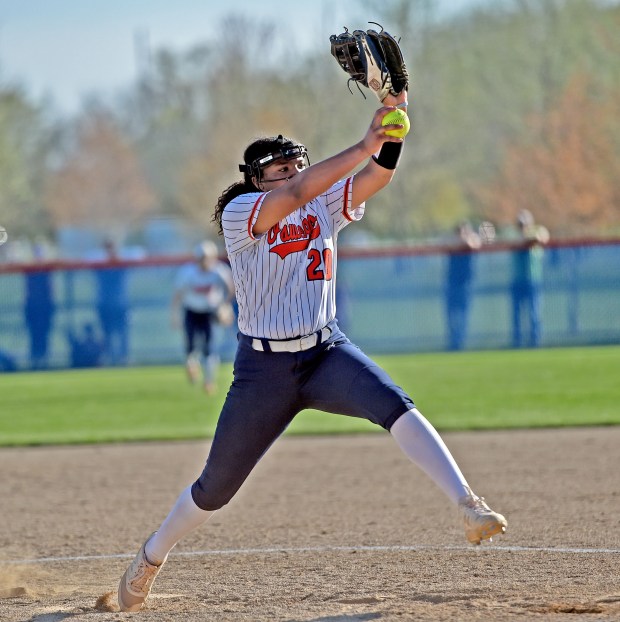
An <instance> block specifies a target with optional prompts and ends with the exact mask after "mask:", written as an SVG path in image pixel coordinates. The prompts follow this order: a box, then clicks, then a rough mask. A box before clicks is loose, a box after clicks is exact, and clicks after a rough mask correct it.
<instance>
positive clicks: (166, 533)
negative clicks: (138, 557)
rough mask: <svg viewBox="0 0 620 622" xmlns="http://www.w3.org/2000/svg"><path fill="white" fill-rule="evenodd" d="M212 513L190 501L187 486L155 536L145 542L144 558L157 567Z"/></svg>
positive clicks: (189, 487) (190, 493)
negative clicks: (178, 543)
mask: <svg viewBox="0 0 620 622" xmlns="http://www.w3.org/2000/svg"><path fill="white" fill-rule="evenodd" d="M213 513H214V512H207V511H206V510H201V509H200V508H199V507H198V506H197V505H196V504H195V503H194V500H193V499H192V487H191V486H188V487H187V488H186V489H185V490H184V491H183V492H182V493H181V494H180V495H179V498H178V499H177V501H176V503H175V504H174V506H173V508H172V510H170V513H169V514H168V516H167V517H166V519H165V520H164V522H163V523H162V524H161V527H160V528H159V529H158V530H157V532H156V533H155V535H154V536H153V537H152V538H151V539H150V540H149V541H148V542H147V544H146V548H145V553H146V558H147V559H148V560H149V562H151V563H152V564H155V565H159V564H161V563H162V562H163V561H164V560H165V559H166V555H168V553H169V552H170V551H171V549H172V548H173V547H174V545H175V544H176V543H177V542H178V541H179V540H180V539H181V538H183V536H185V535H187V534H188V533H189V532H190V531H193V530H194V529H196V528H197V527H200V525H202V524H203V523H206V522H207V521H208V520H209V518H210V517H211V516H212V515H213Z"/></svg>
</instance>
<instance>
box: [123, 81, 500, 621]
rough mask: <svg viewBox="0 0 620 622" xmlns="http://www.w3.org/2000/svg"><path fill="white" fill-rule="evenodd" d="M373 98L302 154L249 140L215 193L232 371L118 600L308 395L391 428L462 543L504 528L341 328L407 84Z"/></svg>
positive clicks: (139, 583) (147, 576)
mask: <svg viewBox="0 0 620 622" xmlns="http://www.w3.org/2000/svg"><path fill="white" fill-rule="evenodd" d="M384 104H385V105H384V106H382V107H381V108H379V109H378V110H377V111H376V112H375V114H374V116H373V118H372V122H371V124H370V127H369V128H368V130H367V132H366V134H365V136H364V138H363V139H362V140H361V141H359V142H356V143H355V144H354V145H352V146H351V147H349V148H348V149H345V150H344V151H342V152H340V153H338V154H337V155H334V156H333V157H330V158H328V159H326V160H324V161H321V162H319V163H317V164H314V165H312V166H310V165H309V161H308V154H307V151H306V148H305V147H304V145H302V144H300V143H298V142H296V141H294V140H291V139H288V138H285V137H283V136H278V137H276V138H262V139H259V140H256V141H254V142H253V143H252V144H250V145H249V146H248V147H247V149H246V151H245V154H244V163H243V164H242V165H240V170H241V172H242V173H243V180H242V181H239V182H237V183H235V184H233V185H232V186H230V187H229V188H227V189H226V190H225V191H224V192H223V193H222V195H221V197H220V199H219V201H218V204H217V207H216V209H215V215H214V221H215V222H216V223H217V224H218V225H219V227H220V231H221V233H223V235H224V239H225V243H226V250H227V253H228V257H229V259H230V264H231V268H232V272H233V278H234V283H235V290H236V294H237V301H238V305H239V317H238V322H239V335H238V348H237V353H236V357H235V362H234V379H233V382H232V385H231V387H230V390H229V392H228V395H227V397H226V401H225V403H224V405H223V408H222V411H221V414H220V417H219V420H218V424H217V428H216V432H215V436H214V438H213V442H212V445H211V449H210V452H209V456H208V459H207V462H206V465H205V468H204V470H203V472H202V474H201V475H200V477H198V479H197V480H196V481H195V482H194V483H193V484H192V485H191V486H189V487H188V488H187V489H185V490H184V491H183V492H182V493H181V494H180V496H179V498H178V500H177V502H176V504H175V505H174V507H173V508H172V510H171V511H170V513H169V515H168V516H167V518H166V519H165V520H164V522H163V523H162V525H161V526H160V527H159V528H158V529H157V531H156V532H155V533H153V534H152V535H151V536H150V537H149V538H148V539H147V541H146V542H145V543H144V544H143V545H142V547H141V548H140V551H139V552H138V554H137V556H136V558H135V559H134V561H133V562H132V563H131V565H130V566H129V568H128V569H127V571H126V572H125V574H124V575H123V577H122V579H121V582H120V586H119V590H118V599H119V605H120V608H121V610H122V611H137V610H139V609H140V608H141V607H142V605H143V604H144V602H145V601H146V598H147V596H148V594H149V591H150V589H151V586H152V584H153V581H154V579H155V577H156V575H157V573H158V572H159V570H160V569H161V568H162V566H163V564H164V562H165V561H166V558H167V556H168V553H169V551H170V550H171V549H172V548H173V547H174V546H175V544H176V543H177V542H178V541H179V540H180V539H181V538H182V537H184V536H185V535H186V534H188V533H189V532H190V531H192V530H194V529H196V528H197V527H198V526H200V525H202V524H203V523H204V522H206V521H207V520H208V519H209V517H210V516H212V515H213V513H214V512H215V511H217V510H218V509H219V508H221V507H222V506H223V505H225V504H226V503H228V501H230V499H231V498H232V497H233V495H234V494H235V493H236V492H237V490H238V489H239V487H240V486H241V485H242V484H243V482H244V481H245V479H246V478H247V476H248V475H249V474H250V472H251V471H252V469H253V468H254V466H255V465H256V464H257V462H258V461H259V460H260V458H261V456H262V455H263V454H264V453H265V452H266V451H267V449H268V448H269V446H270V445H271V444H272V443H273V442H274V441H275V440H276V439H277V438H278V437H279V436H280V435H281V434H282V432H284V430H285V429H286V427H287V426H288V425H289V424H290V423H291V421H292V420H293V418H294V417H295V415H296V414H297V413H299V412H300V411H301V410H303V409H306V408H314V409H318V410H322V411H327V412H331V413H338V414H342V415H348V416H352V417H361V418H365V419H368V420H370V421H372V422H374V423H376V424H377V425H380V426H382V427H383V428H385V430H387V431H389V432H390V433H391V435H392V436H393V437H394V439H395V441H396V443H397V444H398V446H399V447H400V448H401V449H402V450H403V451H404V452H405V454H406V455H407V456H408V457H409V458H410V459H411V460H412V461H413V462H414V463H415V464H416V465H418V467H420V468H421V469H422V470H423V471H424V472H425V473H427V475H428V476H429V477H430V478H431V479H432V480H433V481H434V482H435V483H436V484H437V486H439V488H440V489H441V490H442V491H443V492H444V493H445V494H446V495H447V496H448V497H449V499H450V500H451V501H452V502H453V503H454V504H455V506H456V507H458V508H459V510H460V513H461V515H462V517H463V519H464V523H465V535H466V537H467V539H468V540H469V541H470V542H473V543H476V544H479V543H480V541H481V540H483V539H489V538H491V536H493V535H495V534H499V533H502V532H504V531H505V529H506V520H505V519H504V517H503V516H502V515H501V514H498V513H496V512H494V511H492V510H491V509H490V508H489V507H488V506H487V505H486V503H485V502H484V501H483V499H481V498H479V497H477V496H476V495H474V493H473V492H472V490H471V488H470V487H469V485H468V483H467V481H466V480H465V477H464V476H463V474H462V473H461V471H460V470H459V467H458V466H457V464H456V462H455V461H454V459H453V457H452V456H451V454H450V452H449V451H448V449H447V447H446V446H445V445H444V443H443V441H442V440H441V438H440V437H439V435H438V434H437V432H436V431H435V429H434V428H433V427H432V426H431V424H430V423H429V422H428V421H427V420H426V419H425V418H424V417H423V416H422V415H421V414H420V412H419V411H418V410H417V408H416V406H415V404H414V402H413V400H412V399H411V397H409V395H408V394H407V393H406V392H405V391H404V390H403V389H402V388H401V387H399V386H397V385H396V384H395V383H394V382H393V380H392V379H391V378H390V377H389V375H388V374H387V373H386V372H385V371H384V370H382V369H381V368H380V367H379V366H378V365H377V364H376V363H374V362H373V361H372V360H371V359H370V358H368V357H367V356H366V355H365V354H364V353H363V352H361V351H360V349H359V348H357V347H356V346H355V345H353V344H352V343H351V342H350V341H349V339H347V337H346V336H345V335H344V334H343V333H342V332H341V330H339V328H338V322H337V320H336V305H335V299H336V295H335V288H336V274H337V266H338V256H337V242H338V234H339V232H340V231H341V229H342V228H343V227H345V226H347V225H349V224H350V223H352V222H355V221H358V220H360V219H361V218H362V216H363V215H364V210H365V202H366V200H367V199H370V198H371V197H372V196H373V195H374V194H375V193H376V192H378V191H379V190H381V188H383V187H385V186H386V185H387V184H388V183H389V182H390V181H391V179H392V177H393V175H394V172H395V169H396V167H397V165H398V161H399V158H400V154H401V150H402V148H403V139H401V138H395V137H393V136H388V135H387V134H386V132H387V131H390V130H392V131H393V130H398V129H401V128H402V126H401V125H386V126H382V119H383V117H384V116H385V115H386V114H387V113H388V112H391V111H393V110H394V109H395V107H397V106H398V107H401V108H406V106H407V94H406V92H402V93H400V94H399V95H398V96H392V95H388V96H387V97H386V98H385V100H384ZM364 162H366V164H365V166H364V167H363V168H362V169H361V170H360V171H359V172H357V173H356V174H354V175H353V174H352V171H353V170H354V169H356V168H357V167H358V165H361V164H362V163H364Z"/></svg>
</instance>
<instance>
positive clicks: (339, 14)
mask: <svg viewBox="0 0 620 622" xmlns="http://www.w3.org/2000/svg"><path fill="white" fill-rule="evenodd" d="M472 3H473V0H438V5H439V6H440V7H441V8H442V9H443V10H447V11H458V10H460V9H462V8H464V7H465V6H466V5H468V4H472ZM359 4H360V3H359V0H331V1H329V2H328V1H327V0H308V2H297V1H293V0H289V1H288V2H282V0H235V2H225V1H224V2H219V1H218V2H214V1H213V0H0V80H1V81H2V82H6V81H7V80H10V81H11V82H14V81H17V82H19V83H20V84H21V85H22V86H23V87H24V88H25V89H26V91H27V93H28V94H29V95H30V96H33V97H35V98H39V97H40V96H42V95H50V96H52V97H53V98H54V101H55V102H56V104H57V106H58V107H59V109H60V110H62V111H63V112H73V111H75V110H77V108H78V106H79V102H80V99H81V98H82V96H83V95H84V94H86V93H89V92H97V93H103V94H107V95H110V94H113V93H115V92H116V91H118V90H119V89H121V88H123V87H124V86H127V85H128V84H130V83H131V82H132V81H133V79H134V78H135V77H136V75H137V66H136V52H135V50H136V45H135V42H136V39H137V38H141V39H142V40H143V41H144V40H148V42H149V45H150V47H151V49H157V48H161V47H166V48H170V49H173V50H177V51H182V50H184V49H187V48H189V47H191V46H192V45H194V44H196V43H198V42H202V41H205V40H208V38H209V37H210V36H213V32H214V30H215V29H216V28H217V27H218V26H219V25H220V24H221V20H222V18H223V17H224V16H227V15H230V14H231V13H232V12H238V13H240V14H242V15H249V16H255V17H256V19H258V20H264V21H272V22H274V23H275V24H277V26H278V28H279V29H280V30H283V29H286V30H288V31H290V33H291V41H293V37H294V38H295V40H299V41H301V45H302V46H304V48H306V49H307V48H308V47H310V46H312V45H323V46H324V47H325V51H326V53H328V50H329V48H328V39H329V35H330V34H332V33H333V32H340V31H341V29H342V27H343V26H344V25H347V26H349V27H351V28H356V27H361V26H363V24H357V23H355V24H354V23H352V21H351V16H352V15H358V14H359ZM233 7H234V8H233ZM369 19H371V18H369ZM386 30H389V31H390V32H392V34H394V35H397V34H398V33H397V29H395V28H394V27H390V28H388V27H387V25H386Z"/></svg>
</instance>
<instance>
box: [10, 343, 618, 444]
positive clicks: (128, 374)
mask: <svg viewBox="0 0 620 622" xmlns="http://www.w3.org/2000/svg"><path fill="white" fill-rule="evenodd" d="M374 358H375V359H376V360H377V362H378V363H380V364H381V365H382V366H383V367H384V368H385V369H386V370H387V371H388V372H389V373H390V374H391V375H392V377H393V378H394V379H395V380H396V382H398V383H399V384H401V385H402V386H403V387H404V388H405V389H406V390H407V391H408V392H409V393H410V395H411V396H412V397H413V398H414V399H415V401H416V404H417V406H418V408H419V409H420V410H421V411H422V412H423V413H424V414H425V415H426V417H427V418H428V419H430V420H431V421H432V422H433V424H434V425H435V426H436V427H437V428H438V429H439V430H471V429H494V428H495V429H497V428H526V427H555V426H575V425H617V424H620V347H618V346H609V347H600V348H566V349H561V348H558V349H546V350H520V351H509V350H506V351H492V352H462V353H434V354H414V355H398V356H380V357H379V356H377V357H374ZM231 373H232V372H231V366H230V365H225V366H223V367H222V369H221V372H220V387H221V388H220V391H219V393H218V394H217V395H215V396H213V397H207V396H206V395H204V394H203V393H202V392H201V391H200V390H199V389H198V388H197V387H192V386H190V385H189V384H188V383H187V381H186V379H185V375H184V370H183V369H182V368H180V367H143V368H128V369H118V368H116V369H93V370H79V371H58V372H39V373H19V374H4V375H1V376H0V391H1V394H2V401H1V404H2V407H1V409H0V445H1V446H10V445H30V444H65V443H98V442H120V441H132V440H156V439H157V440H159V439H161V440H167V439H190V438H209V437H211V436H212V435H213V431H214V429H215V423H216V421H217V416H218V414H219V410H220V407H221V404H222V402H223V400H224V397H225V394H226V391H227V389H228V385H229V383H230V379H231ZM374 430H377V431H378V430H379V429H378V428H376V427H375V426H373V425H372V424H369V423H367V422H365V421H361V420H357V419H352V418H349V417H341V416H335V415H330V414H327V413H321V412H318V411H305V412H303V413H301V414H300V415H299V416H298V417H297V418H296V420H295V421H294V422H293V424H292V425H291V427H290V429H289V431H288V433H290V434H333V433H359V432H369V431H374Z"/></svg>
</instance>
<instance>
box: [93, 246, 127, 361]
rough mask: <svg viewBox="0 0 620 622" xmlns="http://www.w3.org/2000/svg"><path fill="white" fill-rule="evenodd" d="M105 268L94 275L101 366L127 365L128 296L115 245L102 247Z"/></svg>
mask: <svg viewBox="0 0 620 622" xmlns="http://www.w3.org/2000/svg"><path fill="white" fill-rule="evenodd" d="M103 250H104V252H105V256H104V260H105V261H106V262H107V265H106V266H103V267H97V269H96V270H95V271H94V275H95V280H96V283H97V314H98V316H99V322H100V326H101V332H102V333H103V356H104V364H108V365H126V364H127V361H128V357H129V292H128V284H127V279H128V276H129V270H128V269H127V267H125V266H122V265H117V264H119V263H120V257H119V254H118V250H117V247H116V243H115V242H114V241H113V240H111V239H106V240H105V241H104V243H103Z"/></svg>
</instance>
